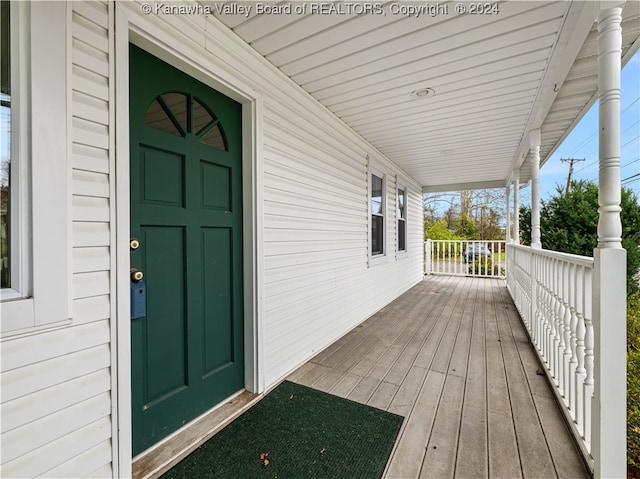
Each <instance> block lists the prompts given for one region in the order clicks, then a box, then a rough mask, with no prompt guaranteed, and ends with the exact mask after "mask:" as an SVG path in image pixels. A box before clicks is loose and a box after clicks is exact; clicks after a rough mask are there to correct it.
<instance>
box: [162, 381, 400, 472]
mask: <svg viewBox="0 0 640 479" xmlns="http://www.w3.org/2000/svg"><path fill="white" fill-rule="evenodd" d="M402 421H403V417H402V416H398V415H396V414H391V413H388V412H386V411H382V410H380V409H376V408H373V407H371V406H366V405H364V404H359V403H356V402H353V401H350V400H348V399H342V398H339V397H337V396H332V395H331V394H327V393H324V392H321V391H316V390H315V389H311V388H308V387H306V386H301V385H299V384H295V383H292V382H289V381H285V382H283V383H282V384H281V385H279V386H278V387H277V388H276V389H274V390H273V391H272V392H270V393H269V394H268V395H267V396H265V397H264V398H263V399H262V400H261V401H260V402H258V403H257V404H256V405H254V406H253V407H252V408H250V409H249V410H248V411H247V412H245V413H244V414H243V415H242V416H240V417H239V418H238V419H236V420H235V421H233V422H232V423H231V424H229V425H228V426H227V427H225V428H224V429H223V430H222V431H220V432H219V433H218V434H216V435H215V436H214V437H212V438H211V439H210V440H209V441H207V442H206V443H204V444H203V445H202V446H201V447H199V448H198V449H197V450H196V451H194V452H193V453H192V454H191V455H190V456H188V457H187V458H185V459H184V460H183V461H182V462H180V463H179V464H177V465H176V466H175V467H174V468H173V469H171V470H169V471H168V472H167V473H166V474H164V475H163V476H162V477H163V478H164V479H168V478H173V479H178V478H189V479H193V478H198V479H202V478H216V479H254V478H255V479H267V478H269V479H276V478H277V479H311V478H317V479H320V478H327V479H340V478H344V479H357V478H361V479H377V478H380V477H381V476H382V473H383V472H384V468H385V465H386V464H387V461H388V459H389V455H390V454H391V449H392V448H393V444H394V443H395V441H396V437H397V435H398V432H399V430H400V425H401V424H402Z"/></svg>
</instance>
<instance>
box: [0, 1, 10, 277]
mask: <svg viewBox="0 0 640 479" xmlns="http://www.w3.org/2000/svg"><path fill="white" fill-rule="evenodd" d="M9 5H10V4H9V2H4V1H3V2H1V3H0V29H1V31H0V55H1V59H0V287H2V288H9V287H10V286H11V271H10V264H9V220H10V218H9V199H10V189H9V186H10V185H9V180H10V176H11V175H10V172H11V44H10V42H11V36H10V35H9Z"/></svg>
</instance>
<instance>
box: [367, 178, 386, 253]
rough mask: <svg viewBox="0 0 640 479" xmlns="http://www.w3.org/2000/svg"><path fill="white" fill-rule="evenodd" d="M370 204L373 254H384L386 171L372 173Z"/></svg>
mask: <svg viewBox="0 0 640 479" xmlns="http://www.w3.org/2000/svg"><path fill="white" fill-rule="evenodd" d="M370 188H371V189H370V190H369V191H370V194H369V200H370V201H369V205H370V208H369V210H370V215H371V225H370V228H371V231H370V233H371V234H370V241H371V244H370V247H371V256H372V257H376V256H378V257H379V256H384V255H385V253H386V244H385V243H386V222H385V216H386V208H387V201H386V177H385V175H384V173H382V172H380V171H377V170H373V171H372V172H371V174H370Z"/></svg>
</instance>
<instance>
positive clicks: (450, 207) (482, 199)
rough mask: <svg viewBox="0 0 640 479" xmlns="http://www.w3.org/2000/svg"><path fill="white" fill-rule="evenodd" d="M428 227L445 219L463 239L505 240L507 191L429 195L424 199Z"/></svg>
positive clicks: (450, 227) (465, 191) (451, 228)
mask: <svg viewBox="0 0 640 479" xmlns="http://www.w3.org/2000/svg"><path fill="white" fill-rule="evenodd" d="M423 202H424V216H425V220H426V222H425V226H428V225H433V224H435V223H436V222H438V221H439V220H445V222H446V226H447V229H448V230H450V231H453V232H454V233H455V234H456V235H457V236H458V237H460V238H461V239H482V240H501V239H504V236H505V233H504V225H503V224H502V225H501V222H502V220H503V218H504V205H505V191H504V189H502V188H500V189H486V190H464V191H458V192H449V193H429V194H426V195H425V196H424V199H423Z"/></svg>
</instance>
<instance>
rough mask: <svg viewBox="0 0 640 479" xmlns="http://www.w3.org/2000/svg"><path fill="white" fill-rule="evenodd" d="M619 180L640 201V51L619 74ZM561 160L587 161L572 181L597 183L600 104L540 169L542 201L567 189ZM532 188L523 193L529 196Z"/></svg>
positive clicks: (576, 169) (576, 168)
mask: <svg viewBox="0 0 640 479" xmlns="http://www.w3.org/2000/svg"><path fill="white" fill-rule="evenodd" d="M620 86H621V91H620V98H621V105H620V114H621V122H620V125H621V126H620V133H621V138H620V166H621V170H620V178H621V180H622V184H623V186H625V187H627V188H629V189H631V190H633V191H634V192H635V193H636V195H637V196H638V197H639V198H640V50H638V51H637V52H636V53H635V55H634V56H633V57H632V58H631V60H629V62H628V63H627V64H626V65H625V67H624V68H623V69H622V72H621V74H620ZM561 158H577V159H582V158H584V159H585V161H580V162H575V164H574V172H573V175H572V179H576V180H578V179H584V180H592V181H594V182H596V183H597V181H598V102H597V101H596V103H595V104H594V105H593V106H592V107H591V109H590V110H589V111H588V112H587V114H586V115H585V116H584V117H583V118H582V120H581V121H580V122H579V123H578V125H576V127H575V128H574V130H573V131H572V132H571V133H570V134H569V136H567V138H566V139H565V140H564V142H563V143H562V144H561V145H560V147H559V148H558V149H557V150H556V151H555V153H554V154H553V155H552V156H551V158H549V160H548V161H547V162H546V163H545V164H544V165H543V166H542V168H541V169H540V198H541V199H543V200H546V199H548V198H550V197H551V196H553V195H554V194H555V192H556V186H557V185H561V186H562V188H564V186H565V184H566V181H567V174H568V172H569V164H568V163H566V162H561V161H560V159H561ZM530 190H531V188H530V187H529V188H526V191H524V190H523V193H524V194H525V196H527V197H529V196H530V194H531V193H530Z"/></svg>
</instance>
